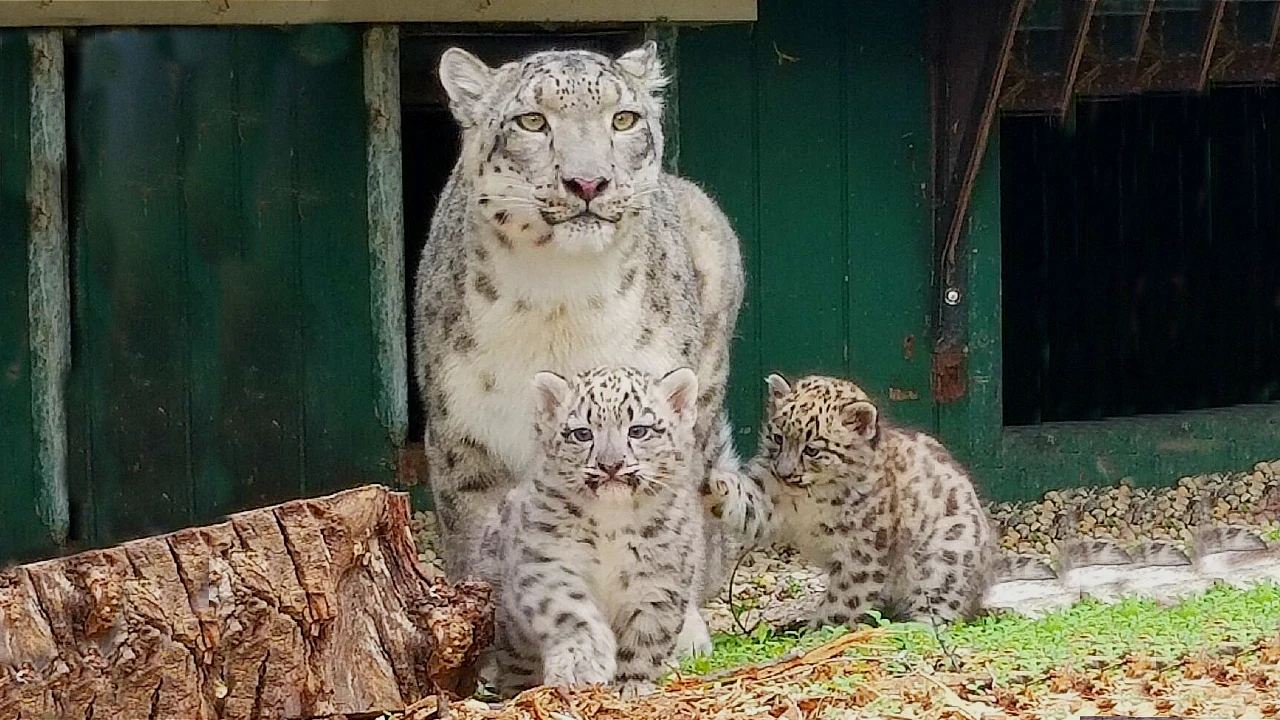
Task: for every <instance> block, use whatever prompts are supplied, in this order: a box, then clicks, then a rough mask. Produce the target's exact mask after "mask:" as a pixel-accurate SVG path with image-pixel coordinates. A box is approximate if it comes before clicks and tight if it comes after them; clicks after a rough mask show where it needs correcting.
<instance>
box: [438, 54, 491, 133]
mask: <svg viewBox="0 0 1280 720" xmlns="http://www.w3.org/2000/svg"><path fill="white" fill-rule="evenodd" d="M496 74H497V71H496V70H494V69H493V68H491V67H489V66H488V65H486V64H485V63H484V61H483V60H481V59H480V58H478V57H476V56H475V55H472V54H471V53H469V52H467V51H466V50H463V49H462V48H460V47H451V48H449V49H448V50H445V51H444V54H443V55H441V56H440V84H441V85H443V86H444V91H445V93H446V94H448V96H449V110H450V111H451V112H452V113H453V117H454V119H456V120H457V121H458V123H459V124H461V125H462V126H464V127H470V126H471V125H474V124H475V122H476V119H477V118H478V117H479V115H480V112H479V110H480V108H479V105H480V101H481V100H482V99H483V98H484V94H485V93H486V92H488V91H489V88H490V87H492V86H493V83H494V80H495V75H496Z"/></svg>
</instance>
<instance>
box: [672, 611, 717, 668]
mask: <svg viewBox="0 0 1280 720" xmlns="http://www.w3.org/2000/svg"><path fill="white" fill-rule="evenodd" d="M672 654H673V656H674V657H673V658H672V662H675V660H676V658H684V657H696V656H699V655H710V654H711V632H710V631H709V630H708V629H707V622H706V621H705V620H703V619H702V613H700V612H698V609H697V608H696V607H694V606H693V604H692V603H690V604H689V609H688V611H686V612H685V616H684V625H682V626H681V627H680V634H679V635H677V636H676V646H675V649H674V651H673V653H672Z"/></svg>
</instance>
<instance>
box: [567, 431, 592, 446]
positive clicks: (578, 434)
mask: <svg viewBox="0 0 1280 720" xmlns="http://www.w3.org/2000/svg"><path fill="white" fill-rule="evenodd" d="M569 437H571V438H573V439H574V440H575V441H577V442H580V443H589V442H591V439H592V438H593V437H595V436H594V435H592V434H591V430H590V429H589V428H577V429H575V430H573V431H572V432H570V433H569Z"/></svg>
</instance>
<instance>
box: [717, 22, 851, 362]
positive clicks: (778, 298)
mask: <svg viewBox="0 0 1280 720" xmlns="http://www.w3.org/2000/svg"><path fill="white" fill-rule="evenodd" d="M845 29H846V18H845V10H844V4H843V3H842V2H840V1H839V0H797V1H795V2H789V3H786V4H783V3H765V4H764V5H762V6H761V7H760V22H759V23H757V25H756V32H755V40H756V47H755V53H756V62H757V68H758V71H759V83H760V85H759V110H758V112H759V139H758V148H759V170H758V174H759V178H760V193H759V212H760V231H759V232H760V243H761V255H760V275H759V284H760V290H759V293H760V294H759V301H760V308H759V312H760V316H759V317H760V343H761V346H762V347H763V349H764V363H763V364H764V367H765V369H766V370H767V371H772V370H777V371H781V372H783V373H789V374H792V375H796V374H804V373H812V372H821V373H834V374H843V373H844V371H845V370H846V368H847V367H848V337H847V334H846V331H847V328H848V322H847V321H846V310H847V308H846V303H847V296H846V283H847V280H846V277H845V275H846V272H847V268H848V257H847V252H846V251H847V248H846V243H845V234H846V231H847V227H846V224H845V215H844V213H845V197H846V184H845V180H846V177H847V168H846V163H847V158H848V154H847V150H848V149H847V147H846V144H845V142H846V125H845V118H844V114H843V110H844V108H845V106H846V105H847V103H846V100H847V98H846V97H845V95H844V90H845V88H844V85H843V83H842V82H841V72H842V71H843V66H844V57H845V56H844V43H843V36H844V32H845ZM744 120H745V119H744ZM726 122H727V123H731V122H733V120H732V119H728V118H726Z"/></svg>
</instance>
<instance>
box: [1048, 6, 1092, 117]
mask: <svg viewBox="0 0 1280 720" xmlns="http://www.w3.org/2000/svg"><path fill="white" fill-rule="evenodd" d="M1077 3H1079V0H1077ZM1077 3H1072V4H1073V5H1074V4H1077ZM1080 4H1083V7H1081V8H1080V9H1079V12H1078V14H1077V15H1076V17H1075V18H1074V20H1075V22H1076V25H1075V28H1074V29H1075V34H1074V35H1073V36H1072V37H1071V54H1070V56H1069V57H1068V58H1067V76H1066V78H1064V82H1063V83H1062V95H1061V96H1059V98H1058V117H1063V116H1065V115H1066V114H1067V111H1068V110H1070V109H1071V101H1072V99H1073V98H1074V97H1075V92H1076V79H1077V78H1078V77H1079V76H1080V62H1081V61H1082V60H1083V59H1084V48H1085V44H1086V43H1087V42H1088V41H1089V27H1090V25H1091V21H1092V20H1093V11H1094V10H1095V9H1096V8H1097V7H1098V0H1083V3H1080Z"/></svg>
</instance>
